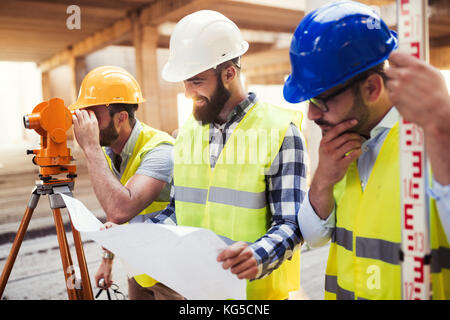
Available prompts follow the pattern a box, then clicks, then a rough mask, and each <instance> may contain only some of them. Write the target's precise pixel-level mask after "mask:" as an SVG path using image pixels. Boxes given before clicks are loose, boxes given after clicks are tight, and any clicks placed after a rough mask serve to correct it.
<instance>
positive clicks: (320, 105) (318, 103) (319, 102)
mask: <svg viewBox="0 0 450 320" xmlns="http://www.w3.org/2000/svg"><path fill="white" fill-rule="evenodd" d="M366 78H368V76H364V77H362V78H361V77H360V78H355V79H353V80H352V81H350V82H349V83H348V84H347V85H345V86H343V87H342V88H341V89H339V90H337V91H335V92H333V93H331V94H329V95H328V96H327V97H325V98H317V97H314V98H311V99H309V102H311V103H312V104H313V105H314V107H316V108H317V109H319V110H320V111H321V112H324V113H325V112H328V111H330V108H329V107H328V104H327V102H328V101H329V100H331V99H333V98H334V97H337V96H338V95H340V94H341V93H344V91H347V90H348V89H350V88H351V87H353V86H354V85H355V84H356V83H358V82H360V81H363V80H365V79H366Z"/></svg>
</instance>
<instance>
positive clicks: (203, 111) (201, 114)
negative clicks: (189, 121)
mask: <svg viewBox="0 0 450 320" xmlns="http://www.w3.org/2000/svg"><path fill="white" fill-rule="evenodd" d="M230 96H231V93H230V92H229V91H228V90H227V89H226V88H225V86H224V85H223V82H222V79H221V78H220V76H217V87H216V90H215V91H214V93H213V95H212V96H211V98H210V99H208V98H206V97H204V96H195V97H194V98H193V100H194V110H193V114H194V118H195V119H196V120H197V121H202V123H211V122H214V120H216V119H217V116H218V115H219V114H220V112H221V111H222V110H223V108H224V106H225V102H227V101H228V99H229V98H230ZM196 102H204V104H202V105H201V106H198V105H196Z"/></svg>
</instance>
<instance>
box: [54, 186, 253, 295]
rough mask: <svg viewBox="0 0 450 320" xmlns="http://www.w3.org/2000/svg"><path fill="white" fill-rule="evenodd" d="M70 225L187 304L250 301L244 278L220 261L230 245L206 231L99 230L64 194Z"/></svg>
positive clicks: (138, 226) (136, 226) (142, 226)
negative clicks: (210, 301) (216, 301)
mask: <svg viewBox="0 0 450 320" xmlns="http://www.w3.org/2000/svg"><path fill="white" fill-rule="evenodd" d="M61 197H62V198H63V200H64V201H65V203H66V207H67V209H68V211H69V213H70V216H71V219H72V223H73V225H74V227H75V229H77V230H78V231H79V232H81V234H82V235H83V236H86V237H88V238H90V239H92V240H94V241H96V242H97V243H98V244H99V245H101V246H102V247H104V248H106V249H108V250H110V251H111V252H113V253H114V254H116V255H117V256H118V257H120V258H121V259H123V260H124V261H125V262H126V263H128V264H130V265H131V266H132V267H133V269H135V270H136V271H137V272H138V273H141V274H142V273H145V274H148V275H150V276H151V277H153V278H155V279H156V280H158V281H159V282H162V283H164V284H165V285H166V286H168V287H170V288H172V289H173V290H175V291H176V292H178V293H179V294H181V295H183V296H184V297H185V298H187V299H189V300H222V299H237V300H243V299H245V298H246V280H239V279H238V278H237V276H236V275H234V274H232V273H231V272H230V270H224V269H223V268H222V264H220V263H218V262H217V261H216V258H217V255H218V254H219V253H220V252H221V251H222V250H223V249H225V248H226V247H227V244H226V243H225V242H224V241H223V240H222V239H220V238H219V237H218V236H217V235H216V234H215V233H214V232H212V231H211V230H207V229H202V228H193V227H183V226H170V225H162V224H150V223H132V224H126V225H120V226H115V227H113V228H110V229H107V230H102V231H99V229H100V228H101V227H103V224H102V223H101V222H100V221H99V220H98V219H97V218H96V217H95V216H94V215H93V214H92V213H91V212H90V211H89V210H88V209H87V208H86V207H85V206H84V205H83V203H82V202H80V201H79V200H77V199H74V198H71V197H69V196H66V195H63V194H61Z"/></svg>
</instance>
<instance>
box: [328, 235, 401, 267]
mask: <svg viewBox="0 0 450 320" xmlns="http://www.w3.org/2000/svg"><path fill="white" fill-rule="evenodd" d="M332 241H333V242H335V243H336V244H338V245H340V246H342V247H344V248H345V249H347V250H349V251H352V250H353V232H351V231H349V230H346V229H345V228H338V227H336V229H335V231H334V236H333V240H332ZM355 245H356V248H355V249H356V256H357V257H360V258H370V259H377V260H381V261H384V262H387V263H391V264H399V252H400V243H395V242H390V241H386V240H381V239H371V238H363V237H356V238H355Z"/></svg>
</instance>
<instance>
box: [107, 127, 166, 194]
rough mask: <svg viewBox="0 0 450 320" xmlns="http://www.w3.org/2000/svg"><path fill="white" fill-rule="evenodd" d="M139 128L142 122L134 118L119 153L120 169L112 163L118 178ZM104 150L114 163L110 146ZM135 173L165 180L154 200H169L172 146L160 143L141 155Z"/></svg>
mask: <svg viewBox="0 0 450 320" xmlns="http://www.w3.org/2000/svg"><path fill="white" fill-rule="evenodd" d="M141 130H142V124H141V123H140V122H139V121H137V120H136V124H135V125H134V127H133V130H132V131H131V134H130V137H129V138H128V141H127V143H126V144H125V146H124V147H123V149H122V152H121V153H120V157H121V158H122V162H121V164H120V170H117V168H116V167H115V166H114V165H113V166H112V168H113V173H114V175H115V176H116V177H117V178H118V179H119V180H120V179H121V178H122V174H123V173H124V171H125V168H126V167H127V164H128V160H129V158H130V157H131V155H132V153H133V150H134V146H135V145H136V141H137V139H138V137H139V134H140V132H141ZM105 152H106V154H107V155H108V157H109V158H110V159H111V163H114V153H113V151H112V150H111V148H109V147H105ZM136 174H141V175H144V176H148V177H152V178H155V179H158V180H161V181H164V182H167V184H166V185H165V187H164V189H163V190H162V191H161V193H160V194H159V196H158V198H157V199H156V201H169V200H170V187H171V181H172V175H173V146H172V145H171V144H168V143H162V144H160V145H158V146H156V147H155V148H154V149H152V150H150V151H149V152H147V153H146V154H145V155H144V156H143V158H142V160H141V163H140V165H139V168H138V169H137V170H136Z"/></svg>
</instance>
